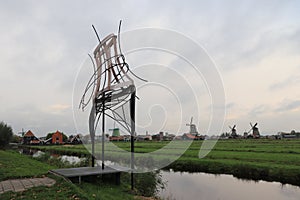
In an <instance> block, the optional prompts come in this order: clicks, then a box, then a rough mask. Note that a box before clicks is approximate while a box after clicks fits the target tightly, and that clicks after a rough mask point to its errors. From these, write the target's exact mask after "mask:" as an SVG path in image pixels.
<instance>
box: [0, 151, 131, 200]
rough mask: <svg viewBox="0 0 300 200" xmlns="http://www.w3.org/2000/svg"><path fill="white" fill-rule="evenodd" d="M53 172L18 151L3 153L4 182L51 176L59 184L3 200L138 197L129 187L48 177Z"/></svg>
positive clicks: (0, 153)
mask: <svg viewBox="0 0 300 200" xmlns="http://www.w3.org/2000/svg"><path fill="white" fill-rule="evenodd" d="M53 168H57V166H51V165H49V164H47V162H40V161H38V160H36V159H33V158H31V157H29V156H25V155H21V154H19V153H18V152H15V151H11V150H7V151H3V150H0V181H3V180H7V179H13V178H25V177H42V176H48V177H50V178H53V179H55V180H56V184H55V185H54V186H51V187H46V186H40V187H33V188H31V189H28V190H26V191H23V192H17V193H14V192H6V193H3V194H0V199H1V200H6V199H24V200H31V199H45V200H52V199H122V200H126V199H134V195H132V194H130V193H129V185H128V184H126V183H123V184H121V186H116V185H114V184H110V183H102V182H99V180H98V182H97V183H88V182H82V184H80V185H78V184H72V183H70V182H67V181H65V180H64V179H62V178H59V177H56V176H54V175H51V174H48V170H49V169H53ZM125 178H126V177H125ZM123 180H124V178H123V179H122V181H123ZM125 182H126V181H125Z"/></svg>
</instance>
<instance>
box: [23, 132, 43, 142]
mask: <svg viewBox="0 0 300 200" xmlns="http://www.w3.org/2000/svg"><path fill="white" fill-rule="evenodd" d="M40 142H41V141H40V140H39V139H38V138H37V137H36V136H35V135H34V134H33V133H32V132H31V130H29V131H27V132H26V133H25V134H24V136H23V139H22V144H40Z"/></svg>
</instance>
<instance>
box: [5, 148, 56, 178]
mask: <svg viewBox="0 0 300 200" xmlns="http://www.w3.org/2000/svg"><path fill="white" fill-rule="evenodd" d="M53 168H54V167H53V166H50V165H48V164H45V163H41V162H39V161H37V160H34V159H31V158H29V157H26V156H24V155H21V154H20V153H18V152H16V151H11V150H7V151H3V150H0V181H2V180H6V179H9V178H24V177H38V176H42V175H44V174H47V173H48V171H49V170H50V169H53Z"/></svg>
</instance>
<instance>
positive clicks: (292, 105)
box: [275, 100, 300, 112]
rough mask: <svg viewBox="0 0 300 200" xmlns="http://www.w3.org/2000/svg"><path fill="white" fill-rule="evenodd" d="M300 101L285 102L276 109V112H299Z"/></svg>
mask: <svg viewBox="0 0 300 200" xmlns="http://www.w3.org/2000/svg"><path fill="white" fill-rule="evenodd" d="M299 109H300V100H284V101H283V102H281V103H280V105H279V107H278V108H277V109H275V111H276V112H289V111H299Z"/></svg>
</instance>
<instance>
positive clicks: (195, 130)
mask: <svg viewBox="0 0 300 200" xmlns="http://www.w3.org/2000/svg"><path fill="white" fill-rule="evenodd" d="M186 125H187V126H189V127H190V132H189V133H190V134H192V135H198V131H197V127H196V125H195V124H193V117H192V118H191V122H190V123H189V124H186Z"/></svg>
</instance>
